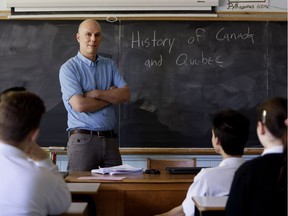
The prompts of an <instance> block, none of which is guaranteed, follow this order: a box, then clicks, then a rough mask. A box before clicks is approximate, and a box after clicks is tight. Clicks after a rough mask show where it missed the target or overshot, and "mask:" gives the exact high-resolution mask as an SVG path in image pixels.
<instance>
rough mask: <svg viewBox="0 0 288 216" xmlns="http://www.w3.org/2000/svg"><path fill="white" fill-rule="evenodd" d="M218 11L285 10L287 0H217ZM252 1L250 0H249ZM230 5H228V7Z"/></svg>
mask: <svg viewBox="0 0 288 216" xmlns="http://www.w3.org/2000/svg"><path fill="white" fill-rule="evenodd" d="M219 1H220V6H219V7H217V8H216V11H218V12H223V11H224V12H244V11H245V12H287V0H266V2H267V4H265V3H242V4H241V3H233V4H232V5H230V4H228V2H229V0H219ZM251 1H252V0H251ZM229 5H230V7H229Z"/></svg>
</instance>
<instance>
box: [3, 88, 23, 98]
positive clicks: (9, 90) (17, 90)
mask: <svg viewBox="0 0 288 216" xmlns="http://www.w3.org/2000/svg"><path fill="white" fill-rule="evenodd" d="M20 91H26V88H25V87H22V86H19V87H18V86H15V87H11V88H8V89H5V90H4V91H2V92H1V93H0V100H1V97H2V95H4V94H7V93H9V92H20Z"/></svg>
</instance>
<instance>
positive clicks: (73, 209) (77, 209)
mask: <svg viewBox="0 0 288 216" xmlns="http://www.w3.org/2000/svg"><path fill="white" fill-rule="evenodd" d="M87 205H88V204H87V203H84V202H72V203H71V205H70V207H69V209H68V210H67V211H66V212H65V213H64V214H61V216H87Z"/></svg>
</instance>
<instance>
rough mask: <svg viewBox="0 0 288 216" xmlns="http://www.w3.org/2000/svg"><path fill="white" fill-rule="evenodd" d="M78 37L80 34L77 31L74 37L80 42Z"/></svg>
mask: <svg viewBox="0 0 288 216" xmlns="http://www.w3.org/2000/svg"><path fill="white" fill-rule="evenodd" d="M79 38H80V35H79V33H78V32H77V34H76V39H77V41H78V42H80V39H79Z"/></svg>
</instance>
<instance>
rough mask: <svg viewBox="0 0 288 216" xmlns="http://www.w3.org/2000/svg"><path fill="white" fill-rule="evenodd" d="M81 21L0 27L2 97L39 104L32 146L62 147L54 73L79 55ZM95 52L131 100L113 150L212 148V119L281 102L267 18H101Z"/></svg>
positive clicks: (281, 39)
mask: <svg viewBox="0 0 288 216" xmlns="http://www.w3.org/2000/svg"><path fill="white" fill-rule="evenodd" d="M79 23H80V21H75V20H62V21H47V20H46V21H40V20H38V21H35V20H34V21H24V20H3V21H0V79H1V86H0V91H2V90H4V89H6V88H9V87H12V86H24V87H26V88H27V89H28V90H30V91H33V92H35V93H37V94H39V95H40V96H41V97H42V98H43V99H44V101H45V104H46V107H47V113H46V114H45V116H44V118H43V121H42V124H41V133H40V136H39V139H38V142H39V143H40V144H41V145H42V146H65V145H66V142H67V133H66V131H65V130H66V121H67V114H66V111H65V109H64V106H63V104H62V101H61V92H60V86H59V80H58V74H59V68H60V66H61V65H62V64H63V63H64V62H65V61H66V60H67V59H68V58H70V57H72V56H74V55H76V53H77V51H78V43H77V41H76V39H75V34H76V32H77V28H78V25H79ZM101 25H102V29H103V32H104V40H103V43H102V45H101V49H100V52H101V54H102V55H105V56H109V57H111V58H113V59H114V60H115V62H116V63H117V64H118V66H119V69H120V71H121V72H122V73H123V74H124V77H125V79H126V81H127V82H128V84H129V86H130V88H131V90H132V95H133V97H132V100H131V102H130V103H128V104H124V105H120V106H117V107H116V108H117V114H118V115H119V118H118V119H119V121H118V122H117V125H116V127H115V131H116V132H117V133H118V135H119V142H120V147H163V148H165V147H189V148H193V147H196V148H198V147H201V148H202V147H211V141H210V140H211V122H210V118H211V114H213V113H214V112H216V111H219V110H221V109H225V108H233V109H237V110H240V111H242V112H243V113H245V114H246V115H248V116H249V118H250V119H251V123H252V124H251V136H250V139H249V143H248V146H249V147H255V146H259V142H258V139H257V136H256V134H255V127H256V119H255V107H256V106H257V104H258V103H259V102H261V101H263V100H265V99H267V98H268V97H271V96H285V97H286V96H287V23H286V22H267V21H265V22H264V21H261V22H260V21H248V22H243V21H241V22H240V21H238V22H236V21H209V22H208V21H119V22H114V23H109V22H106V21H101Z"/></svg>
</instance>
